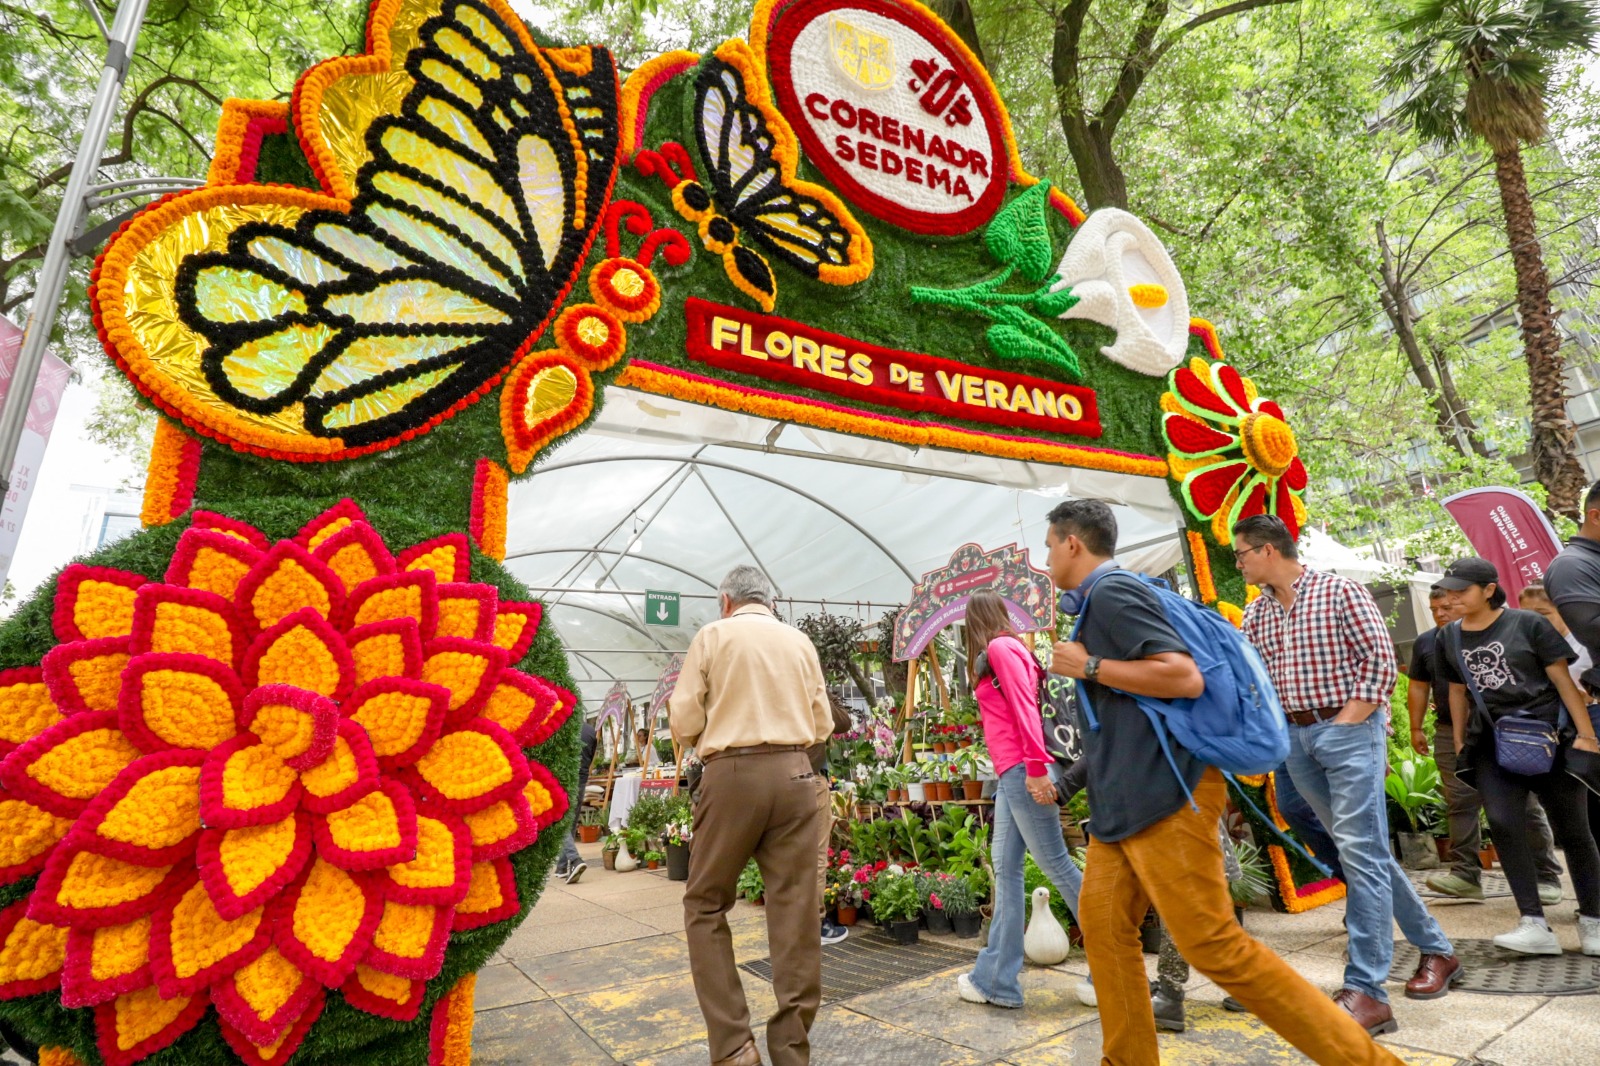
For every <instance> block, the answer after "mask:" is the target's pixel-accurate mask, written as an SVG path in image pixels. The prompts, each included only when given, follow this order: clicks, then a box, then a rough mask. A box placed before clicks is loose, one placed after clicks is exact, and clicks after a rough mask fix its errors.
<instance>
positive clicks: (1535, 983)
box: [1389, 940, 1600, 996]
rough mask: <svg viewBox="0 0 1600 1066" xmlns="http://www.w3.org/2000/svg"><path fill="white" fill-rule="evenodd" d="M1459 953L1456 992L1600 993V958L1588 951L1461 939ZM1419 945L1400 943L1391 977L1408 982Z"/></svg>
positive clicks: (1494, 994) (1557, 994) (1395, 951)
mask: <svg viewBox="0 0 1600 1066" xmlns="http://www.w3.org/2000/svg"><path fill="white" fill-rule="evenodd" d="M1455 949H1456V956H1457V957H1458V958H1459V959H1460V960H1461V965H1462V968H1463V970H1464V973H1463V974H1462V977H1461V980H1460V981H1459V982H1458V983H1457V984H1456V986H1455V987H1456V990H1457V991H1461V992H1483V993H1486V994H1488V995H1493V996H1529V995H1532V996H1578V995H1585V994H1589V993H1594V992H1600V959H1595V958H1590V957H1589V956H1587V955H1574V954H1572V953H1571V952H1568V953H1567V954H1565V955H1517V954H1514V953H1512V952H1509V951H1502V950H1501V949H1500V948H1497V947H1495V946H1494V941H1492V940H1457V941H1456V942H1455ZM1418 958H1419V956H1418V953H1417V949H1416V948H1414V947H1412V946H1411V945H1410V944H1408V943H1405V942H1404V941H1399V942H1396V944H1395V946H1394V967H1393V968H1392V969H1391V970H1390V971H1389V978H1390V980H1395V981H1404V980H1406V979H1407V978H1409V977H1410V976H1411V974H1412V973H1413V972H1414V971H1415V970H1416V968H1417V960H1418Z"/></svg>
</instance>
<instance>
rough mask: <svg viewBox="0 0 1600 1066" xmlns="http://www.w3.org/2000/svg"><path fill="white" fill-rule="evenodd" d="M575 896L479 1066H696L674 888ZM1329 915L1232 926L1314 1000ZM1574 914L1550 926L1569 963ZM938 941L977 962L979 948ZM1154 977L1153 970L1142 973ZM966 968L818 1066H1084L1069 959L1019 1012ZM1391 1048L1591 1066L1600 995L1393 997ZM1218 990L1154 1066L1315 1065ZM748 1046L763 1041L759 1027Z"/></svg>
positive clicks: (621, 885)
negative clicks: (966, 984) (962, 976)
mask: <svg viewBox="0 0 1600 1066" xmlns="http://www.w3.org/2000/svg"><path fill="white" fill-rule="evenodd" d="M582 850H583V852H584V855H585V858H586V859H587V860H588V861H589V863H590V866H589V870H588V872H587V873H586V874H585V875H584V877H583V879H582V881H580V883H578V884H577V885H572V886H568V885H565V884H562V883H561V882H559V881H556V882H552V883H551V884H550V885H549V886H548V887H547V888H546V889H545V893H544V896H543V897H542V898H541V899H540V901H539V905H538V906H537V907H536V908H534V910H533V913H532V914H531V916H530V917H529V918H528V920H527V922H526V924H525V925H524V926H523V927H522V928H521V929H519V930H518V931H517V932H516V933H515V934H514V935H513V936H512V937H511V939H510V940H508V941H507V942H506V945H505V947H504V948H502V949H501V951H500V955H499V957H498V959H497V961H496V962H495V963H494V964H493V965H491V966H489V967H488V968H487V969H486V970H485V971H484V973H483V975H482V976H481V978H480V980H479V985H478V989H479V991H478V1008H479V1009H478V1021H477V1028H476V1031H475V1034H474V1051H473V1062H474V1063H475V1064H476V1066H522V1064H527V1063H535V1062H538V1063H543V1064H556V1063H570V1064H573V1066H611V1064H616V1066H705V1064H706V1063H707V1061H708V1058H709V1056H708V1054H707V1049H706V1043H705V1028H704V1025H703V1024H702V1022H701V1019H700V1013H699V1010H698V1008H697V1006H696V1004H695V999H694V987H693V982H692V979H691V977H690V973H689V956H688V950H687V947H686V945H685V942H684V935H683V928H682V921H681V916H678V915H675V912H674V908H675V907H676V906H677V902H678V900H679V899H680V898H681V896H682V888H683V886H682V885H680V884H674V883H673V882H670V881H668V880H666V878H665V876H664V875H662V874H661V873H660V872H654V873H652V872H649V871H638V872H634V873H628V874H615V873H607V872H605V871H604V870H603V869H602V868H601V864H600V861H599V854H598V847H597V846H595V845H588V846H584V847H583V848H582ZM1429 904H1430V906H1431V908H1432V910H1433V913H1434V914H1435V915H1436V916H1437V917H1438V918H1439V921H1440V922H1441V924H1443V926H1444V928H1445V931H1446V932H1447V933H1448V934H1450V935H1451V936H1452V937H1458V938H1463V939H1466V938H1483V937H1488V936H1492V935H1493V934H1495V933H1498V932H1503V931H1504V930H1506V929H1508V928H1510V927H1511V926H1513V925H1514V924H1515V923H1516V909H1515V906H1514V905H1513V903H1512V901H1511V900H1509V899H1491V900H1489V901H1487V902H1485V903H1479V904H1463V903H1460V902H1457V901H1449V900H1430V901H1429ZM1343 916H1344V908H1343V905H1342V904H1333V905H1330V906H1327V907H1322V908H1319V909H1318V910H1315V911H1312V912H1310V913H1309V914H1301V915H1288V914H1274V913H1272V912H1270V911H1266V910H1252V911H1250V912H1249V913H1248V914H1247V915H1246V918H1245V926H1246V928H1247V929H1249V931H1250V932H1251V933H1252V934H1253V935H1254V936H1256V937H1258V938H1260V939H1261V940H1263V941H1264V942H1266V943H1267V944H1268V945H1269V946H1271V947H1272V948H1273V949H1274V950H1276V951H1277V952H1279V953H1280V954H1281V955H1283V956H1284V957H1285V958H1287V959H1288V960H1289V961H1290V962H1291V963H1292V964H1293V965H1294V966H1295V968H1296V969H1297V970H1298V971H1299V972H1300V973H1302V974H1303V975H1305V976H1306V978H1307V979H1309V980H1310V981H1311V982H1312V983H1313V984H1316V985H1317V986H1319V987H1321V988H1324V989H1327V990H1329V991H1332V990H1334V989H1335V988H1336V987H1337V986H1338V984H1339V982H1340V979H1341V975H1342V972H1343V966H1344V963H1343V953H1344V948H1345V943H1344V935H1343V933H1344V931H1343V928H1342V925H1341V921H1342V919H1343ZM1575 916H1576V910H1575V906H1574V903H1573V900H1572V898H1571V894H1570V891H1569V893H1568V898H1567V900H1566V901H1564V902H1563V903H1562V904H1560V905H1559V906H1556V907H1552V908H1550V910H1549V917H1550V922H1551V925H1552V927H1554V928H1555V929H1556V930H1557V933H1558V934H1559V935H1560V936H1561V938H1562V941H1563V943H1565V944H1566V946H1567V948H1568V950H1576V948H1577V935H1576V930H1575V928H1574V926H1575V924H1576V920H1575ZM730 922H731V924H732V929H733V942H734V954H735V956H736V958H737V959H738V961H740V962H746V961H749V960H752V959H759V958H763V957H764V956H766V955H767V954H768V951H767V936H766V921H765V917H764V915H763V912H762V910H761V909H760V908H758V907H751V906H749V905H747V904H743V903H741V904H739V905H738V906H737V907H735V908H734V911H733V913H732V914H731V915H730ZM943 942H946V943H949V944H952V945H955V946H959V947H964V948H967V949H969V950H975V942H974V941H960V940H954V939H949V940H945V941H943ZM1147 962H1148V963H1149V965H1150V968H1151V972H1152V975H1153V974H1154V966H1155V960H1154V959H1153V958H1151V959H1148V960H1147ZM963 969H964V968H963V967H956V968H953V969H950V970H947V971H945V972H942V973H938V974H934V975H932V976H929V977H924V978H919V979H916V980H912V981H906V982H904V983H901V984H897V985H892V986H889V987H887V988H882V989H879V990H877V991H875V992H869V993H867V994H865V995H860V996H855V997H853V998H850V999H845V1000H841V1001H839V1002H838V1003H834V1004H831V1005H828V1006H825V1007H824V1008H823V1009H822V1010H821V1011H820V1012H819V1014H818V1015H817V1020H816V1024H815V1025H814V1026H813V1028H812V1034H811V1035H812V1049H813V1050H812V1060H811V1061H812V1062H813V1063H814V1064H816V1066H868V1064H870V1066H913V1064H914V1066H1090V1064H1093V1063H1097V1062H1099V1059H1100V1024H1099V1018H1098V1015H1097V1014H1096V1012H1095V1011H1093V1010H1091V1009H1089V1008H1087V1007H1083V1006H1081V1005H1080V1004H1079V1003H1078V1001H1077V999H1076V997H1075V996H1074V994H1073V988H1074V986H1075V985H1076V984H1077V982H1078V980H1079V979H1080V978H1081V977H1082V975H1083V974H1085V973H1087V972H1088V968H1087V967H1086V966H1085V965H1084V960H1083V957H1082V955H1081V954H1075V955H1074V956H1073V957H1072V958H1070V959H1068V960H1067V962H1065V963H1063V964H1062V965H1060V966H1057V967H1049V968H1046V967H1035V966H1029V967H1028V968H1027V969H1026V970H1025V971H1024V974H1023V984H1024V990H1025V993H1026V999H1027V1005H1026V1006H1025V1007H1024V1008H1023V1009H1022V1010H1018V1011H1002V1010H996V1009H994V1008H990V1007H981V1006H973V1005H972V1004H967V1003H962V1002H960V1001H959V1000H957V999H956V996H955V978H956V975H957V974H959V973H961V972H962V970H963ZM741 977H742V978H743V980H744V984H745V990H746V994H747V996H748V998H749V1001H750V1009H751V1014H752V1017H753V1018H755V1019H756V1020H757V1021H758V1022H759V1021H760V1020H761V1019H763V1018H765V1017H766V1015H767V1014H768V1013H769V1012H770V1011H771V1009H772V1006H773V1000H772V991H771V988H770V986H769V985H767V984H766V982H764V981H762V980H760V979H759V978H756V977H753V976H751V975H750V974H748V973H742V972H741ZM1392 987H1393V1002H1394V1008H1395V1016H1396V1018H1397V1019H1398V1020H1399V1022H1400V1031H1399V1032H1398V1033H1396V1034H1395V1035H1393V1036H1389V1037H1384V1038H1383V1043H1384V1044H1385V1045H1386V1046H1388V1047H1389V1048H1390V1049H1391V1050H1393V1051H1394V1052H1395V1054H1396V1055H1398V1056H1399V1057H1400V1058H1401V1059H1403V1060H1404V1061H1405V1062H1406V1063H1407V1064H1408V1066H1594V1064H1595V1063H1597V1062H1600V1024H1597V1021H1600V996H1593V995H1583V996H1567V997H1547V996H1488V995H1475V994H1470V993H1462V992H1456V993H1453V994H1451V995H1450V996H1447V997H1445V998H1444V999H1441V1000H1435V1001H1433V1002H1428V1003H1416V1002H1412V1001H1410V1000H1407V999H1405V998H1404V997H1403V996H1402V995H1401V994H1400V988H1399V985H1398V983H1396V984H1394V985H1393V986H1392ZM1221 999H1222V991H1221V990H1220V989H1218V988H1217V987H1216V986H1214V985H1212V984H1211V983H1210V982H1209V981H1207V980H1206V979H1205V978H1203V977H1201V976H1199V975H1195V977H1194V978H1193V979H1191V981H1190V982H1189V1004H1190V1008H1189V1030H1188V1031H1187V1032H1185V1033H1182V1034H1165V1033H1164V1034H1162V1036H1161V1061H1162V1063H1163V1064H1164V1066H1280V1064H1282V1066H1290V1064H1304V1063H1307V1062H1309V1061H1310V1060H1308V1059H1306V1058H1305V1057H1304V1056H1302V1055H1300V1054H1299V1053H1298V1052H1296V1051H1295V1050H1294V1049H1293V1048H1291V1047H1289V1046H1288V1045H1287V1044H1285V1043H1284V1042H1283V1041H1282V1040H1280V1039H1278V1037H1277V1036H1276V1035H1275V1034H1274V1033H1273V1032H1272V1031H1271V1030H1269V1029H1267V1028H1266V1027H1265V1026H1264V1025H1262V1024H1261V1023H1260V1022H1258V1021H1257V1020H1256V1019H1255V1018H1253V1017H1251V1016H1249V1015H1238V1014H1230V1013H1228V1012H1226V1011H1223V1010H1222V1009H1221V1007H1220V1002H1221ZM756 1035H757V1040H758V1042H760V1041H761V1040H762V1038H763V1035H764V1034H763V1033H762V1031H761V1030H760V1029H759V1028H758V1029H757V1032H756Z"/></svg>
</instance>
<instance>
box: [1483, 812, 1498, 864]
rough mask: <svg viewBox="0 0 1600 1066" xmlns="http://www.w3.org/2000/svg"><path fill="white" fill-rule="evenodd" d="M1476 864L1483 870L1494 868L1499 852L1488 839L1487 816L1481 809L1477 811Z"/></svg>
mask: <svg viewBox="0 0 1600 1066" xmlns="http://www.w3.org/2000/svg"><path fill="white" fill-rule="evenodd" d="M1478 834H1479V835H1478V865H1480V866H1482V867H1483V868H1484V869H1485V870H1492V869H1494V864H1495V863H1497V862H1499V861H1500V852H1499V849H1497V848H1496V847H1495V846H1494V841H1493V840H1491V839H1489V816H1488V815H1486V814H1484V813H1483V812H1482V811H1479V812H1478Z"/></svg>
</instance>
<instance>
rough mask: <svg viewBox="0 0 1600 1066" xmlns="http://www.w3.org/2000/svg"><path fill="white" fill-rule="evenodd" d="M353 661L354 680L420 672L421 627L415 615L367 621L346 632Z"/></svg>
mask: <svg viewBox="0 0 1600 1066" xmlns="http://www.w3.org/2000/svg"><path fill="white" fill-rule="evenodd" d="M345 643H346V644H348V645H349V646H350V656H351V659H352V660H353V661H354V662H355V669H356V684H357V685H358V686H359V685H364V684H366V683H367V682H369V681H376V680H378V679H379V678H381V677H412V678H420V677H421V676H422V627H421V625H420V624H419V623H418V622H417V620H416V619H415V618H390V619H388V620H387V621H383V622H369V623H367V624H366V625H361V626H357V627H356V628H354V629H352V630H350V631H349V632H348V633H346V634H345Z"/></svg>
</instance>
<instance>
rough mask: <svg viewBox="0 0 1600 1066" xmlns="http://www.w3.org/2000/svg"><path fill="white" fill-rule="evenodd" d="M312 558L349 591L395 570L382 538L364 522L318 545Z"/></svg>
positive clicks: (343, 530)
mask: <svg viewBox="0 0 1600 1066" xmlns="http://www.w3.org/2000/svg"><path fill="white" fill-rule="evenodd" d="M311 555H312V557H313V558H315V559H317V560H318V561H320V562H322V563H323V564H324V565H326V566H327V568H328V569H329V570H330V571H331V572H332V573H333V575H334V576H335V577H337V578H338V579H339V583H340V585H341V586H342V587H343V588H344V589H345V590H346V591H349V590H351V589H354V588H358V587H359V586H361V585H362V584H363V583H365V582H367V581H371V580H372V579H373V578H375V577H382V576H383V575H384V574H392V573H394V572H395V570H396V565H395V561H394V556H393V555H391V554H390V553H389V548H388V546H387V545H385V544H384V543H383V538H382V537H380V536H378V531H377V530H375V529H373V528H372V527H371V526H369V525H367V524H366V523H365V522H357V523H353V524H351V525H349V526H346V527H345V528H343V529H340V530H339V531H338V532H336V533H334V534H332V535H331V536H328V537H326V538H325V539H323V540H321V541H319V542H318V543H317V545H316V546H315V547H314V548H312V549H311Z"/></svg>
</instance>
